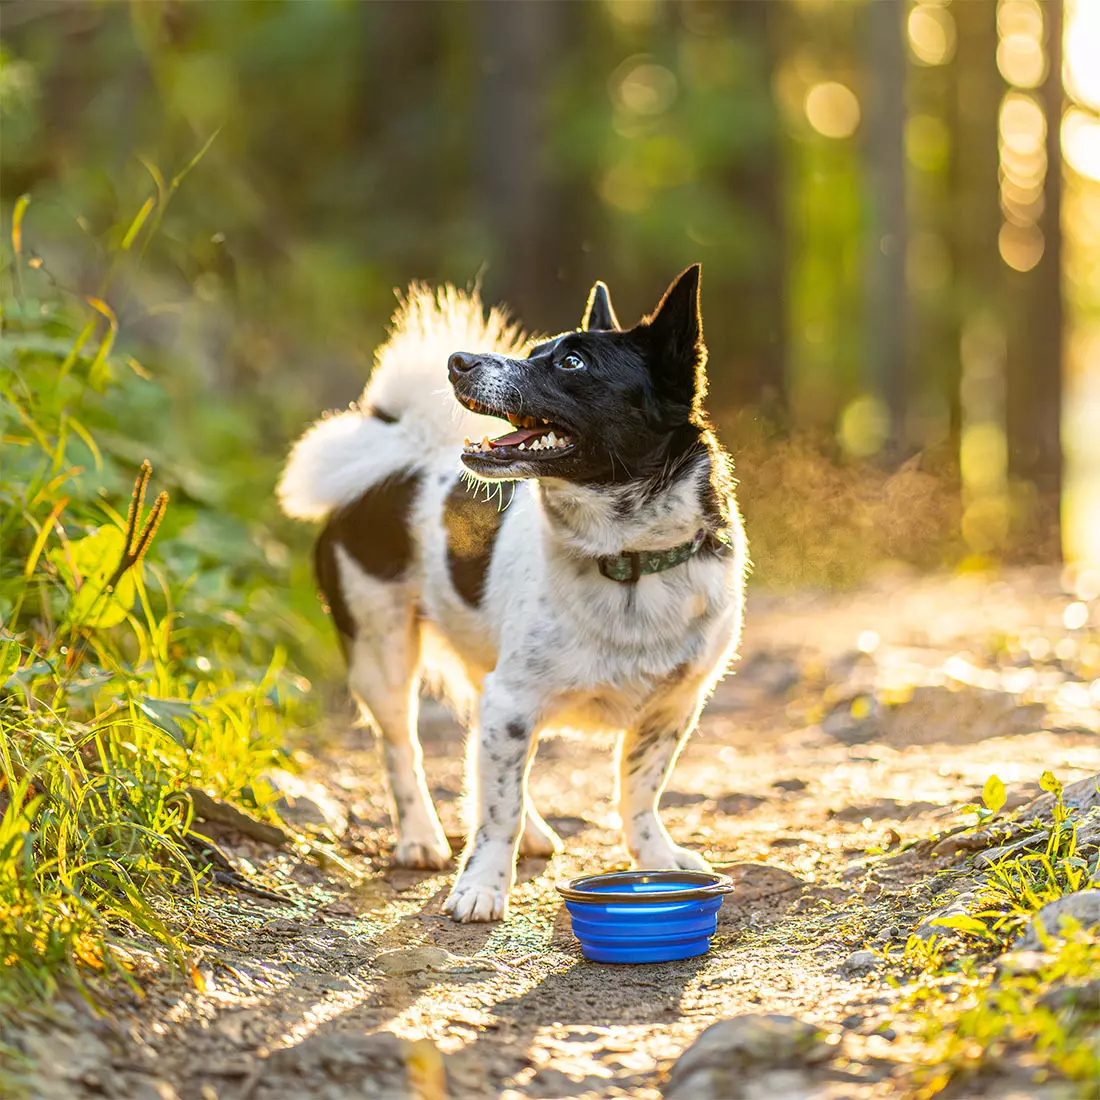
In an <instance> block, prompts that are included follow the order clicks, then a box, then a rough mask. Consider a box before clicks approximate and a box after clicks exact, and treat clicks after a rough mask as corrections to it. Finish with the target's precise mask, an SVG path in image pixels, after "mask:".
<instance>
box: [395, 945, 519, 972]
mask: <svg viewBox="0 0 1100 1100" xmlns="http://www.w3.org/2000/svg"><path fill="white" fill-rule="evenodd" d="M373 965H374V966H375V968H376V969H378V970H381V971H382V973H383V974H393V975H401V974H421V973H423V972H424V971H425V970H435V971H439V972H444V971H449V970H496V969H498V964H494V963H493V962H492V961H491V960H490V959H477V958H469V957H468V956H466V955H452V954H451V952H450V951H446V950H444V949H443V948H442V947H399V948H397V949H395V950H393V951H383V952H382V954H381V955H379V956H378V957H377V958H376V959H375V960H374V964H373Z"/></svg>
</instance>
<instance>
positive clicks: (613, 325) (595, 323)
mask: <svg viewBox="0 0 1100 1100" xmlns="http://www.w3.org/2000/svg"><path fill="white" fill-rule="evenodd" d="M581 328H582V329H583V331H585V332H618V330H619V318H618V317H616V316H615V307H614V306H612V304H611V291H610V290H608V289H607V284H606V283H604V282H597V283H596V285H595V286H593V287H592V293H591V294H589V295H588V305H587V306H585V310H584V317H583V318H582V319H581Z"/></svg>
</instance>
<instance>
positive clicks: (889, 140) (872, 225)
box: [863, 0, 908, 450]
mask: <svg viewBox="0 0 1100 1100" xmlns="http://www.w3.org/2000/svg"><path fill="white" fill-rule="evenodd" d="M906 10H907V8H906V5H905V4H904V3H902V2H900V0H878V2H876V3H871V4H868V5H867V39H866V46H867V64H866V74H867V94H866V95H865V96H864V97H863V105H864V111H865V113H864V145H863V153H864V158H865V164H866V180H867V211H868V215H867V227H866V241H867V244H866V265H865V278H866V280H867V282H866V296H865V301H866V321H865V325H866V334H867V347H866V375H865V386H866V389H867V391H868V392H870V393H872V394H875V395H876V396H877V397H878V398H879V399H880V400H882V401H883V402H884V403H885V405H886V409H887V411H888V414H889V420H890V423H889V435H888V439H887V443H886V446H887V449H888V450H893V449H894V448H895V447H896V446H897V445H898V443H899V442H900V440H901V438H902V428H903V424H904V421H905V398H906V345H907V341H906V316H907V313H908V308H907V305H908V291H907V287H906V281H905V253H906V243H907V233H906V204H905V119H906V113H905V78H906V70H907V66H906V53H905V15H906Z"/></svg>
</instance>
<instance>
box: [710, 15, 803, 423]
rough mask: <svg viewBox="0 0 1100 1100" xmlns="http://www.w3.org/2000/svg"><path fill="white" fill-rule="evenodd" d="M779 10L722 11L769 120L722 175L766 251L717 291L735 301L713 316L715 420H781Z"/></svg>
mask: <svg viewBox="0 0 1100 1100" xmlns="http://www.w3.org/2000/svg"><path fill="white" fill-rule="evenodd" d="M782 7H783V6H782V5H777V4H768V3H743V4H730V5H728V6H727V7H726V9H725V10H726V13H727V14H728V16H729V19H730V23H731V26H732V28H733V30H734V33H735V34H736V36H737V37H738V38H739V39H741V40H742V41H744V42H747V43H749V45H750V47H751V51H752V56H754V57H757V58H759V59H760V64H759V66H758V70H754V72H757V71H758V80H759V86H758V87H757V88H755V89H754V91H753V94H754V96H759V98H760V100H761V102H763V103H766V104H767V105H768V112H769V117H768V125H767V136H766V137H765V138H764V140H762V141H761V142H760V143H759V144H758V145H757V146H756V147H755V149H754V151H753V153H752V155H751V156H748V157H745V158H743V160H742V161H741V162H740V163H738V164H737V165H736V166H735V167H734V169H733V170H732V172H731V173H730V178H729V186H730V187H731V188H732V189H733V191H734V194H735V195H736V198H737V201H738V203H739V205H743V206H744V208H745V210H746V212H747V213H748V214H749V216H751V217H752V219H753V221H754V222H755V223H756V224H758V225H760V226H762V227H763V231H764V234H765V239H766V241H767V247H766V249H765V252H764V255H763V256H762V257H761V258H760V262H759V264H758V265H756V266H755V267H754V269H753V270H752V272H751V273H750V275H749V276H748V277H746V278H742V279H738V280H734V281H733V284H732V285H729V286H725V287H723V288H722V292H723V294H726V293H729V294H730V295H731V300H733V301H736V302H737V309H736V311H735V316H734V317H733V318H731V319H730V321H731V322H732V323H728V324H726V325H725V326H723V325H722V323H721V321H722V319H719V321H718V323H717V324H715V325H714V327H715V328H716V329H717V330H719V332H720V335H721V337H722V344H723V346H724V347H723V350H724V354H726V355H728V360H729V363H730V369H727V370H722V371H720V372H713V373H712V376H711V389H712V394H713V396H712V398H711V402H710V405H711V408H712V410H713V411H714V413H715V415H716V416H718V417H719V419H721V417H722V416H723V415H724V414H726V413H736V412H737V411H738V410H739V409H740V408H743V407H744V406H746V405H749V406H754V407H756V408H759V409H760V410H761V411H762V412H763V413H764V414H765V416H768V417H769V419H771V418H776V417H778V416H782V415H783V414H784V413H785V410H786V407H787V347H786V303H785V300H784V299H785V291H786V276H787V263H786V240H785V233H784V217H783V201H784V179H783V164H782V148H781V143H782V137H783V127H782V124H781V122H780V119H779V112H778V108H777V105H776V102H775V99H774V97H773V95H772V93H771V77H772V74H773V73H774V72H775V71H776V70H777V68H778V66H779V52H780V46H781V42H780V35H781V33H782V30H783V27H782V25H781V24H782V20H783V18H784V16H785V12H784V11H783V10H782ZM711 300H712V301H713V300H714V299H713V298H712V299H711Z"/></svg>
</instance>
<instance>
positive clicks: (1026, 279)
mask: <svg viewBox="0 0 1100 1100" xmlns="http://www.w3.org/2000/svg"><path fill="white" fill-rule="evenodd" d="M1042 10H1043V19H1044V22H1045V27H1044V30H1045V36H1046V51H1047V68H1046V78H1045V79H1044V81H1043V84H1042V86H1041V87H1040V88H1039V90H1038V99H1039V102H1040V104H1041V106H1042V108H1043V114H1044V116H1045V118H1046V157H1047V169H1046V178H1045V180H1044V184H1043V211H1042V214H1041V216H1040V218H1039V221H1038V226H1039V229H1040V230H1041V232H1042V234H1043V242H1044V247H1043V254H1042V258H1041V259H1040V260H1039V262H1038V264H1036V266H1035V267H1033V268H1032V269H1031V270H1030V271H1026V272H1012V273H1011V275H1010V286H1011V288H1012V291H1013V294H1012V297H1011V299H1010V300H1011V301H1012V302H1013V304H1014V306H1015V308H1014V310H1013V320H1014V325H1013V328H1012V332H1011V338H1010V341H1009V353H1008V378H1007V383H1008V388H1007V393H1006V403H1007V422H1008V461H1009V473H1010V474H1011V476H1012V477H1013V479H1014V480H1015V481H1017V482H1024V483H1025V484H1028V485H1030V486H1032V487H1033V488H1034V492H1035V498H1034V506H1035V510H1034V513H1033V515H1031V516H1030V517H1027V519H1026V521H1025V522H1026V524H1027V529H1028V530H1027V531H1026V532H1025V533H1026V534H1028V535H1032V534H1034V535H1038V536H1039V539H1040V542H1041V544H1042V545H1040V546H1036V547H1035V548H1034V549H1035V550H1036V551H1037V552H1038V553H1039V554H1041V555H1042V556H1044V557H1048V556H1051V555H1054V556H1057V555H1058V554H1059V552H1060V538H1059V534H1060V518H1059V511H1060V503H1061V484H1062V446H1061V418H1062V360H1063V302H1062V231H1061V214H1062V143H1061V122H1062V107H1063V90H1062V0H1047V2H1046V3H1045V4H1043V8H1042Z"/></svg>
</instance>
